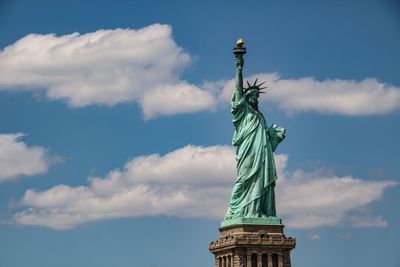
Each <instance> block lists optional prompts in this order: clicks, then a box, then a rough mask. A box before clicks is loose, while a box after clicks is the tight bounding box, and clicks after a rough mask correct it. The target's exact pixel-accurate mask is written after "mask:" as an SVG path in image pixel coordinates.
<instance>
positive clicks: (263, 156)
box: [222, 39, 285, 226]
mask: <svg viewBox="0 0 400 267" xmlns="http://www.w3.org/2000/svg"><path fill="white" fill-rule="evenodd" d="M243 44H244V42H243V40H242V39H239V40H238V42H237V47H236V48H235V49H234V53H235V55H236V90H235V92H234V94H233V96H232V99H231V105H232V109H231V111H232V114H233V125H234V127H235V133H234V135H233V139H232V144H233V145H234V146H235V147H236V167H237V178H236V182H235V185H234V187H233V191H232V196H231V200H230V203H229V209H228V211H227V213H226V215H225V219H224V221H223V222H222V226H228V225H231V224H236V223H262V224H281V220H280V219H278V218H276V209H275V192H274V188H275V181H276V179H277V174H276V168H275V161H274V155H273V152H274V151H275V149H276V147H277V145H278V144H279V143H280V142H281V141H282V140H283V139H284V138H285V129H284V128H282V127H279V126H277V125H275V124H273V125H272V126H271V127H268V125H267V122H266V120H265V118H264V116H263V114H262V113H261V112H260V111H259V109H258V98H259V95H260V93H263V92H262V91H261V90H262V89H264V88H265V87H264V88H262V87H261V86H262V84H263V83H261V84H257V79H256V81H255V82H254V83H253V84H250V83H249V82H247V87H246V88H244V87H243V75H242V71H243V65H244V60H243V54H245V53H246V49H245V48H244V47H243Z"/></svg>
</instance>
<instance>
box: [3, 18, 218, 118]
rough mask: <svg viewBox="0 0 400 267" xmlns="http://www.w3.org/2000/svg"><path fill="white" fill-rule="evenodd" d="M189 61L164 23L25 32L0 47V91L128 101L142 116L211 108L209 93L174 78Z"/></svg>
mask: <svg viewBox="0 0 400 267" xmlns="http://www.w3.org/2000/svg"><path fill="white" fill-rule="evenodd" d="M189 62H190V55H189V54H188V53H186V52H184V51H183V50H182V48H180V47H178V46H177V45H176V43H175V42H174V40H173V37H172V29H171V27H170V26H168V25H160V24H154V25H151V26H148V27H145V28H142V29H138V30H133V29H116V30H98V31H96V32H92V33H86V34H82V35H80V34H79V33H73V34H69V35H63V36H55V35H54V34H47V35H40V34H29V35H27V36H25V37H24V38H22V39H20V40H18V41H17V42H15V43H14V44H12V45H10V46H8V47H6V48H4V50H2V51H0V70H1V71H0V90H2V89H3V90H32V91H38V90H39V91H41V90H45V91H46V94H47V97H48V98H50V99H65V100H67V102H68V103H69V105H70V106H72V107H83V106H87V105H92V104H102V105H108V106H112V105H115V104H118V103H122V102H132V101H134V102H137V103H139V104H140V105H141V107H142V108H143V110H144V113H145V116H146V118H151V117H153V116H156V115H172V114H176V113H188V112H196V111H199V110H205V109H212V108H213V107H214V105H215V102H214V98H213V96H212V95H211V94H210V93H209V92H206V91H203V90H201V89H200V88H199V87H197V86H194V85H189V84H187V83H186V82H185V81H183V80H181V79H180V73H181V71H182V70H183V69H184V68H185V67H186V66H187V65H188V64H189ZM194 100H195V101H194Z"/></svg>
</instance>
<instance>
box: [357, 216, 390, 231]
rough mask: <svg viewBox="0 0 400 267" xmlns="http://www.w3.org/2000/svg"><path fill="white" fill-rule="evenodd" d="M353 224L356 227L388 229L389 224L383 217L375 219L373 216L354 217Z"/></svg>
mask: <svg viewBox="0 0 400 267" xmlns="http://www.w3.org/2000/svg"><path fill="white" fill-rule="evenodd" d="M351 223H352V225H353V226H354V227H381V228H384V227H387V226H388V222H387V221H386V220H385V219H383V218H382V216H377V217H373V216H371V215H364V216H353V217H352V218H351Z"/></svg>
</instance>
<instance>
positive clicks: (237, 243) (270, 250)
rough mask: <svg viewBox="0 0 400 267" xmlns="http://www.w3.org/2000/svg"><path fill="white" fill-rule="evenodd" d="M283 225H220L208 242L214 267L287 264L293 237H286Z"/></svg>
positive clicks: (274, 266)
mask: <svg viewBox="0 0 400 267" xmlns="http://www.w3.org/2000/svg"><path fill="white" fill-rule="evenodd" d="M283 228H284V226H283V225H282V224H280V225H279V224H276V225H265V224H264V225H258V224H257V225H255V224H236V225H230V226H226V227H221V228H220V229H219V231H220V237H219V239H218V240H216V241H214V242H211V243H210V245H209V250H210V251H211V252H212V253H213V254H214V256H215V267H291V263H290V251H291V250H292V249H293V248H294V247H295V246H296V239H294V238H291V237H286V236H285V235H284V233H283Z"/></svg>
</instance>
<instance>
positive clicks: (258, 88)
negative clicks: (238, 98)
mask: <svg viewBox="0 0 400 267" xmlns="http://www.w3.org/2000/svg"><path fill="white" fill-rule="evenodd" d="M257 81H258V78H256V80H255V82H254V83H253V85H251V84H250V83H249V81H246V83H247V87H246V88H244V94H245V95H249V94H251V93H253V92H257V93H258V94H263V93H265V92H263V91H261V90H262V89H265V88H268V87H267V86H266V87H261V85H263V84H264V83H265V82H262V83H260V84H257Z"/></svg>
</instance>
